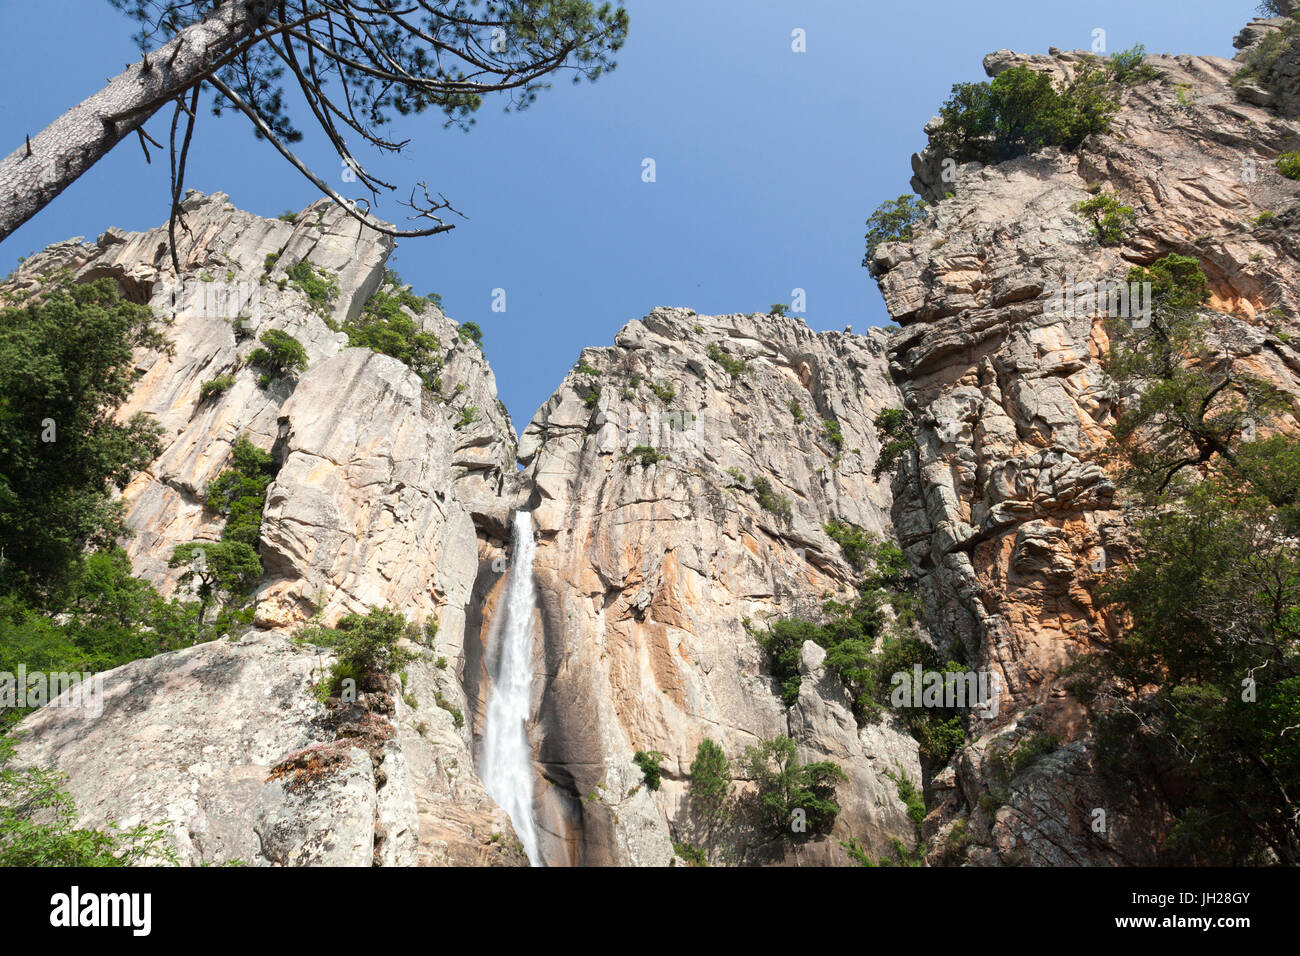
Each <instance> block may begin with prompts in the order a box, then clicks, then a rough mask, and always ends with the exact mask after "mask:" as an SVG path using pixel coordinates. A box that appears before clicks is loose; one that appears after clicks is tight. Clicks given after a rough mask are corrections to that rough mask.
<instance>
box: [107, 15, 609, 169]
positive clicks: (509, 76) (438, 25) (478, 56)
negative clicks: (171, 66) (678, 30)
mask: <svg viewBox="0 0 1300 956" xmlns="http://www.w3.org/2000/svg"><path fill="white" fill-rule="evenodd" d="M110 2H111V3H112V4H113V6H114V7H115V8H117V9H118V10H121V11H123V12H124V13H125V14H126V15H127V16H128V17H129V18H131V19H132V20H133V21H135V22H136V23H137V24H138V26H139V31H138V32H137V34H136V40H137V42H138V43H139V44H140V46H141V48H142V49H148V50H155V49H157V47H158V46H159V44H160V43H161V42H163V40H165V39H168V38H170V37H171V36H173V35H174V34H175V33H176V32H177V31H179V30H182V29H184V28H185V27H187V26H189V25H191V24H193V23H196V22H198V21H199V20H201V19H202V18H203V17H204V16H207V15H210V14H211V12H212V10H213V9H214V7H215V6H217V4H216V3H215V2H214V0H203V2H196V3H191V2H184V3H170V2H169V3H161V4H160V3H157V2H155V0H110ZM299 12H300V13H310V14H311V15H310V16H308V17H307V18H306V19H304V20H302V22H301V23H297V24H295V26H296V27H297V29H295V30H294V31H293V33H294V34H295V35H296V36H295V37H294V38H291V37H289V36H287V35H286V36H283V37H278V38H276V39H275V47H274V48H273V49H272V48H271V47H269V46H268V45H266V41H264V42H262V43H257V42H251V43H249V42H245V41H246V40H247V37H242V36H241V37H236V38H235V40H236V41H237V43H238V46H239V48H240V50H241V51H246V52H241V53H240V54H239V55H238V56H236V57H231V58H230V61H231V62H225V61H223V62H222V65H220V66H218V67H217V68H216V70H215V75H216V76H217V77H218V78H220V79H221V80H223V81H224V82H225V83H226V84H228V85H229V86H230V87H231V88H232V89H233V90H234V92H235V93H236V94H237V95H238V96H240V97H241V98H243V99H244V100H245V101H247V102H249V103H250V104H251V105H252V107H253V108H254V109H255V110H256V111H257V114H258V116H259V117H260V118H261V121H262V122H263V123H264V124H265V126H266V127H267V128H268V129H269V130H270V131H271V133H272V134H273V135H275V136H276V137H277V138H278V139H280V140H282V141H284V142H286V143H296V142H299V141H300V140H301V139H302V138H303V133H302V131H301V130H300V129H298V128H297V127H296V126H295V124H294V122H293V119H292V117H291V115H290V112H289V103H290V102H292V101H293V97H291V96H287V95H286V93H285V88H284V85H283V82H282V77H283V76H284V73H285V64H286V63H290V64H291V73H290V75H291V76H292V77H294V79H293V81H291V82H290V83H289V86H290V88H291V89H293V90H294V91H295V94H296V92H297V89H298V83H299V82H301V83H303V84H305V85H306V86H307V88H309V89H313V92H312V94H311V97H312V98H313V99H315V98H318V97H322V96H325V95H326V93H323V92H322V88H325V86H326V83H327V82H328V83H329V86H328V95H329V96H330V97H331V98H332V100H333V103H332V104H331V106H332V110H331V112H335V113H337V112H338V111H340V110H342V111H343V113H344V114H345V115H344V116H343V120H344V121H345V122H346V123H347V125H348V127H350V129H349V138H351V137H352V135H353V133H355V135H356V136H359V137H360V138H362V139H363V140H364V141H367V142H370V143H372V144H373V145H375V146H377V147H378V148H381V149H384V150H388V151H391V150H394V149H400V145H401V144H397V145H394V144H392V143H391V142H389V141H388V139H386V138H385V137H384V132H385V131H384V127H386V126H388V125H389V124H391V123H392V122H393V120H394V119H395V118H397V117H399V116H410V115H413V114H422V113H424V112H425V111H427V110H432V111H433V112H436V113H441V114H443V116H444V117H445V125H447V126H451V125H457V126H460V127H461V128H464V129H468V128H469V127H470V126H472V125H473V123H474V113H476V112H477V111H478V110H479V109H480V108H481V107H482V105H483V103H484V102H485V98H484V94H485V93H491V92H498V91H499V92H503V93H504V94H505V95H506V96H507V97H508V99H507V101H506V107H505V109H506V110H507V111H512V110H513V111H517V110H522V109H526V108H528V107H529V106H531V105H532V104H533V103H534V102H535V101H536V98H537V96H538V95H539V94H540V93H541V91H542V90H545V89H547V88H549V87H550V85H551V82H550V81H551V75H552V74H554V73H567V74H572V76H573V82H574V83H577V82H580V81H581V80H582V79H583V78H585V79H587V80H589V81H592V82H594V81H595V80H597V79H598V78H599V77H600V76H602V75H603V74H604V73H605V71H606V70H613V69H614V67H615V66H616V61H615V59H614V55H615V54H616V53H617V51H618V50H620V49H621V48H622V46H623V43H624V42H625V41H626V39H627V33H628V26H629V18H628V13H627V11H626V10H625V9H624V8H623V6H622V4H613V3H607V2H594V0H559V2H555V0H512V2H510V3H497V4H481V3H478V2H476V0H453V2H438V3H429V4H425V5H424V7H423V8H422V10H421V14H420V16H418V17H414V18H411V17H408V16H404V15H406V14H409V13H410V10H409V8H390V7H389V6H387V5H383V6H380V7H376V8H371V7H368V6H366V5H364V4H331V5H329V7H328V15H327V17H326V18H325V19H321V8H318V7H313V6H309V7H306V8H303V9H302V10H300V11H299ZM249 32H250V33H251V32H252V28H250V30H249ZM309 34H310V36H309V37H308V35H309ZM498 37H500V39H501V40H503V41H504V42H502V43H501V44H500V45H499V46H498V44H497V42H496V41H497V39H498ZM286 49H288V50H289V52H288V53H287V54H286V53H285V52H284V51H285V50H286ZM308 62H310V63H311V67H310V69H309V68H308V67H307V64H308ZM300 65H301V66H300ZM381 75H382V76H383V77H390V78H391V79H380V78H378V77H380V76H381ZM227 109H230V107H229V106H228V105H217V106H214V112H215V113H216V114H217V115H221V113H222V112H223V111H224V110H227ZM313 112H314V113H315V111H313ZM336 122H338V117H336V116H331V117H330V118H329V124H328V128H329V130H330V131H331V133H334V132H335V130H334V126H335V123H336ZM323 124H324V121H322V125H323ZM340 125H341V124H340ZM257 135H258V138H259V139H260V138H262V137H263V136H264V135H265V134H263V133H262V132H261V129H260V128H257ZM336 135H337V134H336ZM388 138H391V134H389V137H388ZM341 148H342V147H341Z"/></svg>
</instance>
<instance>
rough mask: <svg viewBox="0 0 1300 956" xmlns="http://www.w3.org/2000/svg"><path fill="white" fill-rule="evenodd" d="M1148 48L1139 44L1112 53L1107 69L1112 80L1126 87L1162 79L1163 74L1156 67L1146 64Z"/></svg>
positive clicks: (1107, 62)
mask: <svg viewBox="0 0 1300 956" xmlns="http://www.w3.org/2000/svg"><path fill="white" fill-rule="evenodd" d="M1146 55H1147V48H1146V47H1145V46H1144V45H1142V44H1141V43H1139V44H1138V45H1137V46H1135V47H1130V48H1129V49H1127V50H1121V51H1120V52H1118V53H1112V54H1111V55H1110V58H1109V59H1108V60H1107V61H1106V69H1107V71H1108V72H1109V73H1110V76H1111V79H1112V80H1114V81H1115V82H1116V83H1122V84H1123V85H1125V86H1140V85H1141V84H1143V83H1150V82H1152V81H1154V80H1158V79H1160V77H1161V76H1163V75H1164V74H1162V73H1161V72H1160V71H1159V70H1157V69H1156V68H1155V67H1154V66H1149V65H1148V64H1146V63H1144V62H1143V60H1144V59H1145V58H1146Z"/></svg>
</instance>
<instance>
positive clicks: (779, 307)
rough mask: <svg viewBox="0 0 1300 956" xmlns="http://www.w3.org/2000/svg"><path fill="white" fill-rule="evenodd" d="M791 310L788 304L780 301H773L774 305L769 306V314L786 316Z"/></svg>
mask: <svg viewBox="0 0 1300 956" xmlns="http://www.w3.org/2000/svg"><path fill="white" fill-rule="evenodd" d="M789 311H790V307H789V306H788V305H784V304H782V303H780V302H774V303H772V305H770V306H768V309H767V314H768V315H779V316H784V315H785V314H786V313H787V312H789Z"/></svg>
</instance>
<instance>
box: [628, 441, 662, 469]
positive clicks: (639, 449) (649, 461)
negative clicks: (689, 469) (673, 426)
mask: <svg viewBox="0 0 1300 956" xmlns="http://www.w3.org/2000/svg"><path fill="white" fill-rule="evenodd" d="M671 457H672V456H671V455H666V454H663V453H661V452H658V451H655V450H654V449H653V448H652V447H650V446H649V445H637V446H636V447H635V448H633V449H632V450H631V451H630V452H628V453H627V454H626V455H624V456H623V457H622V459H621V460H622V461H630V460H631V459H634V458H635V459H637V460H639V461H640V462H641V464H642V466H645V467H648V466H650V465H653V464H655V463H656V462H661V461H668V460H669V459H670V458H671Z"/></svg>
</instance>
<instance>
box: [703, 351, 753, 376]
mask: <svg viewBox="0 0 1300 956" xmlns="http://www.w3.org/2000/svg"><path fill="white" fill-rule="evenodd" d="M709 358H711V359H712V360H713V361H715V362H717V363H718V364H719V365H721V366H722V368H723V370H724V371H725V372H726V373H727V374H728V375H730V376H731V377H732V378H740V377H741V376H743V375H748V374H749V370H750V369H749V362H747V361H745V360H744V359H738V358H736V357H735V356H733V355H732V354H731V353H730V352H728V351H727V350H726V349H724V348H723V347H722V346H720V345H718V344H717V343H716V342H714V343H711V344H710V345H709Z"/></svg>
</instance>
